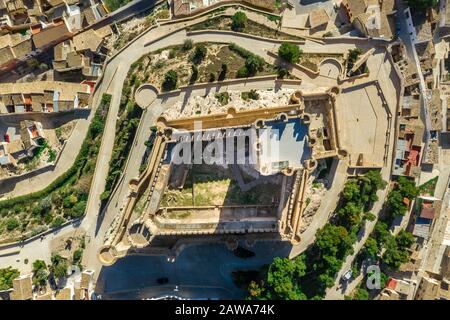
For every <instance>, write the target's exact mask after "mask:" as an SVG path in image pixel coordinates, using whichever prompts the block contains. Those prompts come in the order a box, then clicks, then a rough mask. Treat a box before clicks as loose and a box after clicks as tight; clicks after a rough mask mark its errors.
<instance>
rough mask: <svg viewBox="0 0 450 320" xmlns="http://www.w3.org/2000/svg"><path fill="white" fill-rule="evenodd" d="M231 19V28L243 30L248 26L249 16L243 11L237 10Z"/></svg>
mask: <svg viewBox="0 0 450 320" xmlns="http://www.w3.org/2000/svg"><path fill="white" fill-rule="evenodd" d="M231 20H232V22H231V29H232V30H233V31H242V30H244V29H245V28H246V27H247V16H246V15H245V13H244V12H242V11H238V12H236V13H235V14H234V15H233V17H232V18H231Z"/></svg>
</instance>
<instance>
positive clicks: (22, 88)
mask: <svg viewBox="0 0 450 320" xmlns="http://www.w3.org/2000/svg"><path fill="white" fill-rule="evenodd" d="M91 90H92V88H91V87H90V86H89V85H87V84H79V83H70V82H60V81H38V82H25V83H2V84H0V113H22V112H62V111H70V110H73V109H78V108H86V107H88V105H89V99H90V95H91Z"/></svg>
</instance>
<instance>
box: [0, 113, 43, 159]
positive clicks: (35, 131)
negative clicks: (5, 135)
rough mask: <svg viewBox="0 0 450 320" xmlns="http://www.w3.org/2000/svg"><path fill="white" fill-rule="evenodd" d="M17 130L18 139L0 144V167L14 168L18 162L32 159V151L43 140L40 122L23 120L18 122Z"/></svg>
mask: <svg viewBox="0 0 450 320" xmlns="http://www.w3.org/2000/svg"><path fill="white" fill-rule="evenodd" d="M19 128H20V129H19V131H20V137H19V138H17V139H14V140H12V141H10V142H7V141H4V142H2V143H1V144H0V165H2V166H7V165H12V166H16V165H17V163H18V162H19V161H20V160H22V159H25V158H28V157H32V156H33V154H34V150H35V149H36V148H37V147H39V146H40V145H41V144H42V141H43V139H45V134H44V130H43V127H42V123H41V122H38V121H31V120H23V121H21V122H20V124H19Z"/></svg>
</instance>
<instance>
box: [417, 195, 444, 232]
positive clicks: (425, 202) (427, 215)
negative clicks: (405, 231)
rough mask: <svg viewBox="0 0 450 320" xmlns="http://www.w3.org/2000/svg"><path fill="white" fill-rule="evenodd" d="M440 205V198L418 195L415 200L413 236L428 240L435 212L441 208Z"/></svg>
mask: <svg viewBox="0 0 450 320" xmlns="http://www.w3.org/2000/svg"><path fill="white" fill-rule="evenodd" d="M441 205H442V202H441V200H437V199H434V198H430V197H419V199H418V201H416V207H417V208H416V211H417V217H415V221H414V230H413V235H414V236H416V237H420V238H423V239H425V240H428V237H429V233H430V230H431V227H432V224H433V221H434V217H435V214H436V212H439V211H440V210H441Z"/></svg>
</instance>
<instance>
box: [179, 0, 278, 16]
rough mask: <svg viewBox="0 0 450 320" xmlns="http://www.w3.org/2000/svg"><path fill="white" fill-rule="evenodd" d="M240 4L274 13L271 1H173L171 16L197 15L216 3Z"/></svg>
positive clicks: (274, 8) (273, 5) (273, 4)
mask: <svg viewBox="0 0 450 320" xmlns="http://www.w3.org/2000/svg"><path fill="white" fill-rule="evenodd" d="M236 2H242V3H243V4H246V5H250V6H252V7H256V8H259V9H263V10H266V11H275V10H276V7H275V2H274V1H271V0H241V1H230V0H174V1H172V2H171V8H172V14H173V15H174V16H175V17H183V16H187V15H190V14H195V13H199V12H202V11H205V10H208V9H209V7H213V6H214V5H215V4H218V3H231V4H235V3H236Z"/></svg>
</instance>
